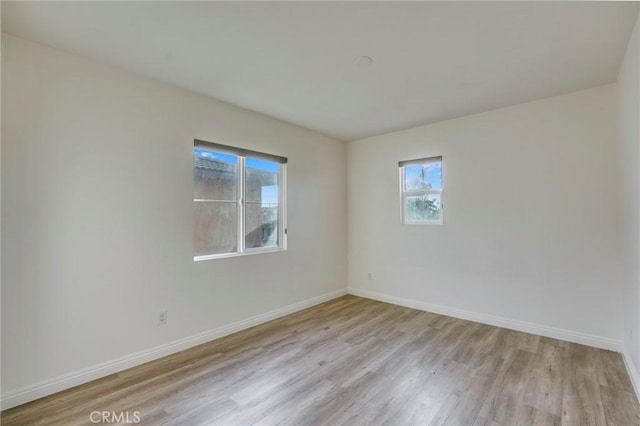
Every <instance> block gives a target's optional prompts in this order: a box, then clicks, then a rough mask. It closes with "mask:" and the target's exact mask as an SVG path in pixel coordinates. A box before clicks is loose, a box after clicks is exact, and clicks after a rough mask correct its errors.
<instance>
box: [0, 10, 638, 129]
mask: <svg viewBox="0 0 640 426" xmlns="http://www.w3.org/2000/svg"><path fill="white" fill-rule="evenodd" d="M637 7H638V4H637V3H634V2H631V3H629V2H627V3H625V2H544V3H532V2H515V3H508V2H490V3H489V2H488V3H484V2H450V3H445V2H429V3H417V2H411V3H405V2H344V3H339V2H296V3H292V2H278V3H275V2H255V3H253V2H252V3H240V2H65V3H62V2H61V3H58V2H2V30H3V31H5V32H8V33H10V34H14V35H17V36H20V37H23V38H26V39H30V40H33V41H37V42H41V43H44V44H48V45H51V46H54V47H58V48H61V49H65V50H69V51H73V52H77V53H81V54H84V55H87V56H89V57H91V58H94V59H97V60H99V61H102V62H105V63H110V64H115V65H118V66H120V67H123V68H126V69H129V70H132V71H135V72H138V73H140V74H144V75H147V76H150V77H153V78H157V79H159V80H163V81H166V82H169V83H172V84H175V85H178V86H181V87H184V88H187V89H190V90H193V91H196V92H199V93H203V94H205V95H209V96H212V97H214V98H217V99H221V100H224V101H227V102H229V103H232V104H235V105H239V106H242V107H244V108H247V109H250V110H254V111H258V112H261V113H264V114H267V115H270V116H272V117H275V118H278V119H281V120H284V121H288V122H291V123H295V124H298V125H300V126H303V127H307V128H310V129H314V130H316V131H318V132H321V133H325V134H328V135H332V136H335V137H337V138H339V139H343V140H353V139H359V138H362V137H366V136H371V135H376V134H381V133H386V132H389V131H393V130H397V129H401V128H406V127H411V126H415V125H419V124H426V123H430V122H434V121H439V120H443V119H447V118H453V117H458V116H462V115H466V114H470V113H474V112H480V111H486V110H490V109H495V108H499V107H504V106H508V105H513V104H516V103H521V102H526V101H530V100H534V99H539V98H544V97H548V96H553V95H558V94H561V93H566V92H570V91H574V90H579V89H583V88H587V87H591V86H595V85H600V84H605V83H610V82H613V81H615V79H616V76H617V71H618V67H619V65H620V62H621V60H622V57H623V53H624V50H625V47H626V44H627V41H628V39H629V35H630V33H631V30H632V27H633V23H634V20H635V17H636V16H637ZM361 55H368V56H370V57H372V58H373V65H372V66H370V67H362V66H360V65H358V64H356V62H355V60H354V59H355V58H357V57H359V56H361Z"/></svg>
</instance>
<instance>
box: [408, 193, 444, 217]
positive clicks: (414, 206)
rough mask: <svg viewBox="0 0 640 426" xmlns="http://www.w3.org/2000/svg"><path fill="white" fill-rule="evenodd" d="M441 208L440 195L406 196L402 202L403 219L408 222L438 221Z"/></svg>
mask: <svg viewBox="0 0 640 426" xmlns="http://www.w3.org/2000/svg"><path fill="white" fill-rule="evenodd" d="M441 218H442V207H441V205H440V194H429V195H417V196H407V197H405V202H404V219H405V220H406V221H409V222H426V221H434V220H440V219H441Z"/></svg>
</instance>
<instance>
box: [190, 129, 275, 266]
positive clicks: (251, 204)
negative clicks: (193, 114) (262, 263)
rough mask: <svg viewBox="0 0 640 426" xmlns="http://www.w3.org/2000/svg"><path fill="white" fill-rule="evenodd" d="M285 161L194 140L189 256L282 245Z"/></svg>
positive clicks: (213, 255) (210, 256)
mask: <svg viewBox="0 0 640 426" xmlns="http://www.w3.org/2000/svg"><path fill="white" fill-rule="evenodd" d="M286 163H287V159H286V158H284V157H278V156H275V155H270V154H264V153H259V152H255V151H248V150H244V149H240V148H233V147H229V146H225V145H219V144H213V143H209V142H204V141H199V140H196V141H195V143H194V148H193V166H194V167H193V169H194V180H195V183H194V192H193V204H194V229H193V245H194V248H193V249H194V260H204V259H213V258H218V257H228V256H237V255H241V254H252V253H263V252H270V251H277V250H284V249H286V233H287V231H286V210H285V201H286V198H285V194H286V186H285V185H286Z"/></svg>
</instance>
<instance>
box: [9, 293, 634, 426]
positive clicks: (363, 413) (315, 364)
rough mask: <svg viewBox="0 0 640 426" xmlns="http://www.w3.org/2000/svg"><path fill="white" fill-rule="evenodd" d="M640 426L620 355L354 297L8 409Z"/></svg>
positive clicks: (195, 417)
mask: <svg viewBox="0 0 640 426" xmlns="http://www.w3.org/2000/svg"><path fill="white" fill-rule="evenodd" d="M92 411H111V412H115V413H121V412H127V411H128V412H129V416H130V419H132V418H133V417H132V416H133V415H134V411H138V412H139V417H140V419H141V421H140V423H138V424H148V425H163V424H166V425H223V426H233V425H252V424H258V425H331V426H333V425H390V426H398V425H454V426H466V425H469V426H484V425H487V426H488V425H491V426H495V425H507V426H511V425H579V426H586V425H620V426H637V425H640V407H639V404H638V400H637V399H636V397H635V394H634V393H633V388H632V386H631V383H630V381H629V377H628V375H627V372H626V370H625V367H624V364H623V361H622V358H621V356H620V355H619V354H617V353H614V352H609V351H605V350H600V349H594V348H591V347H587V346H582V345H577V344H572V343H567V342H562V341H559V340H554V339H549V338H545V337H539V336H534V335H531V334H526V333H520V332H516V331H511V330H506V329H502V328H497V327H491V326H488V325H484V324H478V323H474V322H470V321H463V320H459V319H455V318H451V317H446V316H442V315H436V314H432V313H428V312H422V311H417V310H413V309H409V308H404V307H400V306H395V305H390V304H386V303H381V302H375V301H372V300H367V299H363V298H359V297H355V296H345V297H341V298H339V299H335V300H332V301H330V302H327V303H324V304H322V305H318V306H316V307H313V308H310V309H307V310H304V311H301V312H298V313H296V314H293V315H289V316H286V317H283V318H280V319H277V320H275V321H271V322H269V323H266V324H263V325H260V326H258V327H254V328H251V329H249V330H245V331H243V332H240V333H236V334H233V335H230V336H227V337H225V338H222V339H218V340H215V341H212V342H209V343H206V344H204V345H200V346H198V347H195V348H192V349H189V350H187V351H183V352H180V353H178V354H175V355H171V356H168V357H165V358H162V359H159V360H157V361H153V362H150V363H147V364H144V365H141V366H139V367H135V368H132V369H130V370H126V371H123V372H121V373H118V374H113V375H111V376H108V377H105V378H103V379H100V380H97V381H94V382H91V383H87V384H85V385H82V386H78V387H76V388H73V389H70V390H67V391H64V392H60V393H58V394H56V395H52V396H49V397H46V398H43V399H40V400H38V401H34V402H31V403H29V404H25V405H23V406H20V407H16V408H13V409H11V410H8V411H5V412H3V413H2V416H1V420H2V424H3V425H6V426H8V425H26V424H28V425H32V424H39V425H76V424H93V423H91V421H90V418H89V416H90V414H91V412H92Z"/></svg>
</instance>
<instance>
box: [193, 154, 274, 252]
mask: <svg viewBox="0 0 640 426" xmlns="http://www.w3.org/2000/svg"><path fill="white" fill-rule="evenodd" d="M212 150H215V148H212ZM233 154H234V155H236V156H237V157H238V165H237V184H236V191H237V195H236V198H237V201H236V202H237V203H238V217H237V220H238V222H237V223H238V226H237V227H238V233H237V234H238V235H237V238H238V247H237V251H235V252H231V253H217V254H205V255H200V256H193V260H194V262H199V261H202V260H212V259H224V258H228V257H238V256H249V255H253V254H264V253H277V252H281V251H286V250H287V209H286V203H287V164H286V163H278V245H277V246H276V247H254V248H246V247H245V245H246V241H245V235H244V231H245V218H244V210H245V194H244V181H245V163H246V158H247V157H246V156H245V155H241V154H238V153H233ZM193 201H194V202H196V201H198V199H195V198H194V200H193ZM202 201H204V200H202ZM206 201H211V200H206ZM230 202H234V201H230Z"/></svg>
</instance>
